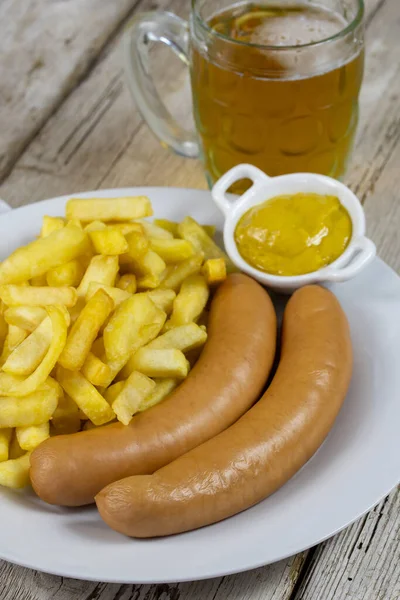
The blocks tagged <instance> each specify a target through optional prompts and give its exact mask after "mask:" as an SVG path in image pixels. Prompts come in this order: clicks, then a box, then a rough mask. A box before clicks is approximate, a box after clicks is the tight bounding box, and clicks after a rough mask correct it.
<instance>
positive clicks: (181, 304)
mask: <svg viewBox="0 0 400 600" xmlns="http://www.w3.org/2000/svg"><path fill="white" fill-rule="evenodd" d="M209 295H210V291H209V289H208V286H207V283H206V280H205V279H204V277H203V276H202V275H191V276H190V277H188V278H187V279H185V281H184V282H183V283H182V286H181V290H180V292H179V294H178V295H177V297H176V298H175V300H174V308H173V310H172V315H171V318H170V320H169V321H168V322H167V324H166V326H167V328H168V329H170V328H171V327H177V326H178V325H186V324H187V323H191V322H192V321H196V319H197V318H198V317H199V316H200V315H201V313H202V311H203V310H204V307H205V306H206V304H207V300H208V297H209Z"/></svg>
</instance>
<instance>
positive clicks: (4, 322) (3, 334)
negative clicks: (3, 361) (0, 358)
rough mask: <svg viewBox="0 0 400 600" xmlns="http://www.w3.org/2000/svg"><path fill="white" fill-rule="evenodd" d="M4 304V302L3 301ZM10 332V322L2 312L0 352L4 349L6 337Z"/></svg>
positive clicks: (0, 319)
mask: <svg viewBox="0 0 400 600" xmlns="http://www.w3.org/2000/svg"><path fill="white" fill-rule="evenodd" d="M1 305H2V306H4V304H3V303H1ZM4 312H7V311H4ZM7 334H8V323H7V320H6V318H5V315H4V314H0V353H1V352H2V350H3V346H4V342H5V341H6V337H7Z"/></svg>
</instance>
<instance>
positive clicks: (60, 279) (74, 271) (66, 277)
mask: <svg viewBox="0 0 400 600" xmlns="http://www.w3.org/2000/svg"><path fill="white" fill-rule="evenodd" d="M82 277H83V267H82V264H81V263H80V262H79V260H78V259H77V258H75V259H74V260H70V261H69V262H67V263H65V264H64V265H60V266H59V267H55V268H54V269H50V271H47V274H46V281H47V285H49V286H50V287H62V286H67V287H68V286H72V287H77V286H78V285H79V284H80V282H81V279H82Z"/></svg>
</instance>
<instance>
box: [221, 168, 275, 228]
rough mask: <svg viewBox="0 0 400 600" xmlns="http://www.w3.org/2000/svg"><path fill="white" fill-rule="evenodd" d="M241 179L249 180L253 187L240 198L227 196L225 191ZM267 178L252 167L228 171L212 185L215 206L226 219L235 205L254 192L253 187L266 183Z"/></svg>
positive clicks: (259, 170)
mask: <svg viewBox="0 0 400 600" xmlns="http://www.w3.org/2000/svg"><path fill="white" fill-rule="evenodd" d="M241 179H251V181H252V182H253V185H252V186H251V188H250V189H248V190H247V191H246V192H245V193H244V194H242V196H236V197H235V196H233V195H232V194H230V197H229V196H228V195H227V193H226V192H227V190H228V189H229V188H230V187H231V186H232V185H233V184H234V183H237V182H238V181H240V180H241ZM268 179H269V177H268V175H266V174H265V173H264V172H263V171H261V169H258V168H257V167H254V166H253V165H247V164H243V165H237V166H236V167H233V168H232V169H230V170H229V171H228V172H227V173H225V175H223V176H222V177H221V179H219V180H218V181H217V183H216V184H215V185H214V187H213V189H212V190H211V194H212V197H213V200H214V202H215V204H216V205H217V206H218V208H220V209H221V211H222V212H223V213H224V215H225V216H226V217H227V216H228V215H229V214H230V212H231V211H232V209H233V208H234V207H235V206H236V204H237V203H238V202H239V201H241V200H242V198H244V197H247V196H248V195H249V194H250V193H252V192H253V191H254V188H255V186H258V185H260V184H264V183H265V182H266V181H268Z"/></svg>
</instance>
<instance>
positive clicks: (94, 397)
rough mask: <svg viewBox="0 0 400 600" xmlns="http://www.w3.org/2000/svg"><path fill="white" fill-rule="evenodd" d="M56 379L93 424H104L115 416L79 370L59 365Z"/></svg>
mask: <svg viewBox="0 0 400 600" xmlns="http://www.w3.org/2000/svg"><path fill="white" fill-rule="evenodd" d="M57 381H58V382H59V383H60V384H61V386H62V388H63V389H64V390H65V392H66V393H67V394H68V396H70V397H71V398H72V400H74V402H75V403H76V404H77V405H78V407H79V408H80V409H81V410H82V411H83V412H84V413H85V415H86V416H87V417H88V418H89V419H90V420H91V421H92V423H94V424H95V425H104V423H108V422H109V421H112V420H113V419H114V418H115V414H114V412H113V410H112V409H111V408H110V405H109V404H108V402H107V401H106V400H104V398H103V396H102V395H101V394H100V393H99V392H98V391H97V390H96V388H95V387H94V385H92V384H91V383H90V381H88V380H87V379H86V377H84V376H83V375H82V373H79V371H68V370H67V369H64V368H63V367H61V366H59V367H58V368H57Z"/></svg>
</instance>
